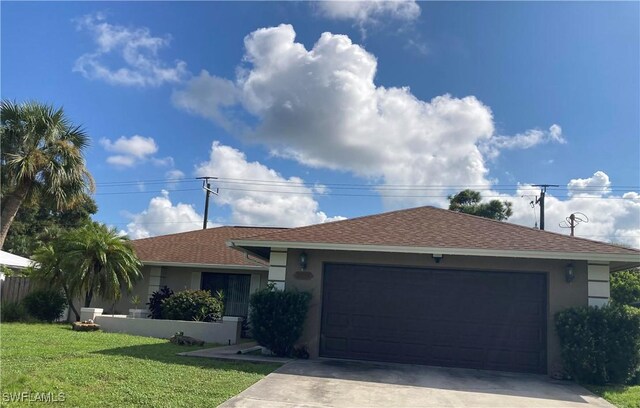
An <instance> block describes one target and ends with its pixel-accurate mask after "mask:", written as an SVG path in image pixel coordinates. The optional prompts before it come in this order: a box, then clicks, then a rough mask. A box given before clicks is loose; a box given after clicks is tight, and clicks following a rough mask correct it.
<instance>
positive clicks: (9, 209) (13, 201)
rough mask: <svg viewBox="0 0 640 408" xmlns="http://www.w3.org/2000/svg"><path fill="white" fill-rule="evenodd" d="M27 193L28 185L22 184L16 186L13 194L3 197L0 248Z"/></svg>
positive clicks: (0, 218)
mask: <svg viewBox="0 0 640 408" xmlns="http://www.w3.org/2000/svg"><path fill="white" fill-rule="evenodd" d="M28 192H29V185H28V184H27V183H23V184H21V185H20V186H18V188H16V190H15V191H14V192H13V193H11V194H9V195H6V196H5V197H3V199H2V214H0V248H2V247H3V246H4V241H5V240H6V239H7V234H8V233H9V228H10V227H11V223H12V222H13V220H14V219H15V218H16V214H18V210H19V209H20V205H22V202H23V201H24V198H25V197H26V196H27V193H28Z"/></svg>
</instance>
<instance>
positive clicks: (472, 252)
mask: <svg viewBox="0 0 640 408" xmlns="http://www.w3.org/2000/svg"><path fill="white" fill-rule="evenodd" d="M228 245H229V246H231V247H233V248H235V249H238V250H241V251H243V252H251V253H254V251H252V250H251V248H271V247H273V248H292V249H318V250H332V251H359V252H391V253H412V254H433V253H437V254H442V255H465V256H490V257H499V258H532V259H563V260H574V261H592V262H624V263H629V265H634V266H640V254H637V255H636V254H609V253H593V252H568V251H516V250H495V249H478V248H442V247H415V246H396V245H362V244H335V243H322V242H283V241H256V240H241V239H238V240H231V241H229V242H228ZM260 258H262V259H265V258H264V257H263V256H261V257H260ZM265 260H266V259H265Z"/></svg>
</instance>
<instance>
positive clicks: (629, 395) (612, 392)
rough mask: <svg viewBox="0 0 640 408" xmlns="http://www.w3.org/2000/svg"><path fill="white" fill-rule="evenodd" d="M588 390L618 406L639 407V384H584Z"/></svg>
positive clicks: (623, 407) (620, 407) (625, 407)
mask: <svg viewBox="0 0 640 408" xmlns="http://www.w3.org/2000/svg"><path fill="white" fill-rule="evenodd" d="M585 387H586V388H588V389H589V391H591V392H593V393H594V394H597V395H599V396H601V397H602V398H604V399H606V400H607V401H609V402H610V403H612V404H614V405H615V406H616V407H619V408H640V385H605V386H600V385H586V386H585Z"/></svg>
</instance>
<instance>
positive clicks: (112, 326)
mask: <svg viewBox="0 0 640 408" xmlns="http://www.w3.org/2000/svg"><path fill="white" fill-rule="evenodd" d="M87 319H93V321H94V322H96V323H97V324H99V325H100V328H101V329H102V330H103V331H105V332H112V333H127V334H133V335H136V336H147V337H158V338H163V339H167V338H169V337H171V336H173V335H174V334H176V332H183V333H184V335H185V336H191V337H195V338H196V339H199V340H204V341H205V342H207V343H218V344H225V345H227V344H236V343H237V342H238V340H239V339H240V330H241V326H242V319H241V318H239V317H230V316H224V317H223V318H222V321H221V322H195V321H194V322H191V321H186V320H162V319H138V318H136V319H134V318H130V317H127V316H125V315H103V314H102V309H99V308H84V307H83V308H82V311H81V320H87Z"/></svg>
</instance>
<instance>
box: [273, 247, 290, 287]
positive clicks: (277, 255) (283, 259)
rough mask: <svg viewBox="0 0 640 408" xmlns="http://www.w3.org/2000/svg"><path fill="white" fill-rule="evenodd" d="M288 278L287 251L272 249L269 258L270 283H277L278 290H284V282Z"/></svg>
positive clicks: (284, 249)
mask: <svg viewBox="0 0 640 408" xmlns="http://www.w3.org/2000/svg"><path fill="white" fill-rule="evenodd" d="M286 276H287V249H286V248H271V257H270V258H269V283H275V285H276V288H278V289H280V290H284V281H285V278H286Z"/></svg>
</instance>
